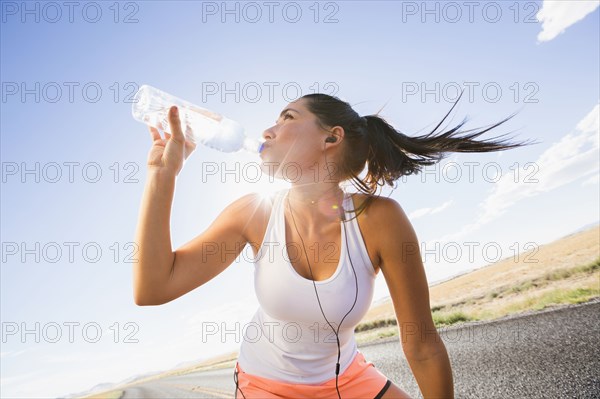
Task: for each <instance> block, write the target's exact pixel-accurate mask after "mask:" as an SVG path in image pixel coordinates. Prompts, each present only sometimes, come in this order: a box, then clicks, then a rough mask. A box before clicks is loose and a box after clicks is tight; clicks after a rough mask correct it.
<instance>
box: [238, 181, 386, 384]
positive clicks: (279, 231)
mask: <svg viewBox="0 0 600 399" xmlns="http://www.w3.org/2000/svg"><path fill="white" fill-rule="evenodd" d="M288 192H289V189H284V190H280V191H278V192H277V193H275V196H274V203H273V207H272V210H271V215H270V217H269V222H268V225H267V230H266V233H265V237H264V241H263V243H262V245H261V247H260V248H259V251H258V253H257V255H256V258H255V259H254V288H255V290H256V296H257V299H258V302H259V304H260V306H259V307H258V310H257V311H256V313H255V314H254V316H253V317H252V320H251V321H250V322H249V323H247V324H246V325H244V326H243V328H242V335H243V337H242V343H241V346H240V351H239V356H238V363H239V364H240V366H241V368H242V369H243V370H244V371H245V372H247V373H249V374H254V375H258V376H261V377H264V378H270V379H274V380H277V381H283V382H289V383H296V384H320V383H322V382H325V381H327V380H329V379H331V378H335V366H336V363H337V355H338V346H337V340H336V337H335V334H334V332H333V331H334V330H332V329H331V327H330V326H329V324H328V323H327V321H325V319H324V318H323V313H322V312H321V309H320V307H319V302H318V301H317V296H316V294H315V286H314V285H313V281H312V280H309V279H307V278H304V277H302V276H300V275H299V274H298V272H296V270H295V269H294V267H293V266H292V264H291V263H290V261H289V259H290V258H289V255H288V252H287V250H286V245H285V244H286V241H285V223H284V212H283V211H284V206H283V204H284V200H285V197H286V196H287V193H288ZM343 201H344V202H343V207H344V209H345V215H346V222H340V225H341V226H340V228H341V234H342V236H341V238H342V239H341V247H342V248H341V249H342V250H341V254H340V260H339V263H338V265H337V269H336V271H335V272H334V274H333V275H332V276H331V277H330V278H328V279H327V280H323V281H315V282H314V284H316V287H317V292H318V294H319V299H320V302H321V307H322V309H323V312H324V313H325V316H326V317H327V320H329V323H331V325H332V326H333V327H334V329H335V331H337V329H338V325H339V323H340V321H341V320H342V318H343V317H344V315H346V313H348V311H349V310H350V308H351V307H352V304H353V303H354V300H355V296H356V281H358V297H357V299H356V304H355V305H354V309H352V312H350V313H349V314H348V315H347V316H346V318H345V319H344V321H343V322H342V325H341V327H340V328H339V333H338V334H339V340H340V351H341V355H340V374H342V373H343V372H344V370H346V368H347V367H348V366H349V365H350V363H351V362H352V360H353V358H354V356H355V355H356V353H357V351H358V347H357V344H356V341H355V337H354V328H355V327H356V325H357V324H358V323H359V322H360V321H361V320H362V318H363V316H364V315H365V314H366V313H367V311H368V310H369V307H370V305H371V302H372V299H373V289H374V284H375V278H376V277H377V274H376V273H375V270H374V268H373V265H372V263H371V260H370V258H369V255H368V252H367V249H366V246H365V243H364V241H363V239H362V236H361V233H360V230H359V227H358V223H357V221H356V218H354V216H355V214H354V213H353V212H352V209H353V208H354V206H353V203H352V197H351V195H350V194H349V193H344V200H343ZM344 224H345V226H346V227H345V229H344V226H343V225H344ZM346 238H347V240H348V245H347V246H346ZM300 245H301V244H298V247H299V248H291V245H290V252H291V253H292V254H294V256H299V255H296V254H299V253H300V252H299V251H302V252H301V253H302V254H304V251H303V250H302V247H300ZM347 249H348V250H347ZM306 251H307V253H308V254H309V256H311V257H312V256H315V257H316V256H317V255H318V253H315V252H314V251H312V250H311V249H310V248H306ZM332 252H333V251H331V252H330V250H327V254H331V253H332ZM334 253H340V251H339V249H338V248H335V252H334ZM348 254H349V255H350V257H351V259H352V264H353V265H354V270H355V271H356V279H355V276H354V272H353V271H352V265H351V263H350V261H349V260H348ZM302 256H304V255H302Z"/></svg>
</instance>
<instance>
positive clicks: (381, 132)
mask: <svg viewBox="0 0 600 399" xmlns="http://www.w3.org/2000/svg"><path fill="white" fill-rule="evenodd" d="M462 94H463V93H462V92H461V93H460V95H459V97H458V99H457V100H456V102H455V103H454V105H453V106H452V108H450V111H448V113H447V114H446V116H444V118H443V119H442V120H441V121H440V123H438V124H437V126H436V127H435V128H434V129H433V130H432V131H431V132H430V133H428V134H425V135H421V136H414V137H409V136H407V135H405V134H404V133H401V132H400V131H398V130H396V129H394V128H393V127H392V126H391V125H390V124H389V123H387V122H386V121H385V119H384V118H382V117H380V116H379V115H377V114H375V115H367V116H365V117H361V116H360V115H358V113H357V112H356V111H354V109H352V107H351V106H350V104H348V103H347V102H345V101H342V100H340V99H339V98H337V97H335V96H330V95H327V94H322V93H313V94H307V95H305V96H302V97H301V98H303V99H305V100H306V104H307V107H308V109H309V111H310V112H312V113H313V114H314V115H316V116H317V119H318V121H319V123H320V124H321V126H322V127H323V128H325V127H329V128H332V127H334V126H340V127H342V128H343V129H344V145H345V148H344V151H343V158H342V159H341V160H339V162H338V165H337V166H338V170H337V173H338V176H339V177H340V179H341V181H345V180H351V181H352V183H353V185H354V186H356V187H357V188H358V189H359V190H360V191H361V192H363V193H364V194H367V195H368V199H367V201H365V202H364V203H363V204H362V205H361V206H359V208H358V209H357V211H358V210H362V209H364V208H366V207H367V206H368V204H369V203H370V200H372V198H373V195H375V194H376V192H377V187H378V186H383V185H385V184H387V185H389V186H392V187H393V186H394V181H395V180H397V179H399V178H400V177H402V176H404V175H411V174H417V173H418V172H420V171H421V169H422V168H423V167H424V166H428V165H433V164H435V163H437V162H439V161H441V160H442V159H443V158H444V156H445V153H448V152H491V151H503V150H508V149H510V148H516V147H520V146H523V145H529V144H537V143H527V142H521V143H510V142H508V141H507V140H504V141H502V140H499V141H493V140H492V139H489V140H480V141H476V140H473V139H474V138H475V137H477V136H480V135H482V134H483V133H485V132H487V131H489V130H491V129H494V128H495V127H497V126H499V125H501V124H503V123H504V122H506V121H508V120H509V119H511V118H512V117H514V116H515V113H513V114H512V115H510V116H509V117H507V118H505V119H503V120H501V121H500V122H498V123H496V124H494V125H492V126H490V127H488V128H485V129H483V130H479V131H478V130H477V129H470V130H464V131H460V130H459V129H460V128H461V127H462V126H463V125H464V124H465V123H466V122H467V118H465V119H464V120H463V121H462V122H461V123H459V124H458V125H457V126H456V127H454V128H453V129H450V130H448V131H447V132H439V133H437V134H435V132H436V131H437V130H438V128H439V127H440V126H441V124H442V123H443V122H444V120H446V118H447V117H448V115H449V114H450V113H451V112H452V110H453V109H454V107H455V106H456V104H457V103H458V101H459V100H460V98H461V97H462ZM469 132H473V133H470V134H465V135H464V136H462V137H456V136H457V135H458V134H464V133H469ZM502 136H505V135H501V136H498V137H495V138H494V139H497V138H500V137H502ZM365 163H366V164H367V168H368V170H367V174H366V176H365V178H364V179H361V178H360V177H359V176H358V175H359V174H360V173H361V172H362V171H363V170H364V167H365Z"/></svg>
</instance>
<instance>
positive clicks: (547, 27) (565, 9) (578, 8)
mask: <svg viewBox="0 0 600 399" xmlns="http://www.w3.org/2000/svg"><path fill="white" fill-rule="evenodd" d="M598 6H600V0H586V1H571V0H568V1H557V0H544V2H543V4H542V8H541V9H540V11H538V13H537V14H536V18H537V19H538V21H540V22H541V23H542V31H541V32H540V33H539V34H538V36H537V39H538V43H539V42H547V41H550V40H552V39H554V38H555V37H556V36H558V35H560V34H561V33H563V32H564V31H565V29H567V28H568V27H569V26H571V25H573V24H575V23H576V22H579V21H581V20H582V19H583V18H585V16H586V15H588V14H590V13H592V12H594V10H596V8H598Z"/></svg>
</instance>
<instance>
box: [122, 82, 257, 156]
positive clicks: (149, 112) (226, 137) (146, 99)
mask: <svg viewBox="0 0 600 399" xmlns="http://www.w3.org/2000/svg"><path fill="white" fill-rule="evenodd" d="M173 105H176V106H177V108H178V110H179V119H180V120H181V129H182V131H183V133H184V135H185V137H186V140H190V141H193V142H198V141H199V142H200V143H202V144H204V145H206V146H208V147H211V148H214V149H216V150H219V151H223V152H237V151H239V150H242V149H243V150H246V151H248V152H251V153H254V154H258V153H260V151H261V150H262V144H263V142H264V141H263V140H257V139H253V138H250V137H247V136H246V134H245V133H244V127H243V126H242V125H240V124H239V123H237V122H236V121H233V120H231V119H228V118H226V117H224V116H222V115H220V114H218V113H215V112H212V111H209V110H207V109H205V108H202V107H199V106H197V105H194V104H192V103H190V102H188V101H185V100H182V99H180V98H177V97H174V96H172V95H170V94H167V93H165V92H164V91H162V90H159V89H157V88H155V87H152V86H148V85H143V86H141V87H140V88H139V90H138V91H137V93H136V94H135V96H134V102H133V106H132V113H133V117H134V118H135V119H136V120H138V121H140V122H142V123H145V124H147V125H150V126H154V127H157V128H160V129H162V130H163V131H165V132H169V133H171V132H170V127H169V119H168V113H169V108H171V107H172V106H173Z"/></svg>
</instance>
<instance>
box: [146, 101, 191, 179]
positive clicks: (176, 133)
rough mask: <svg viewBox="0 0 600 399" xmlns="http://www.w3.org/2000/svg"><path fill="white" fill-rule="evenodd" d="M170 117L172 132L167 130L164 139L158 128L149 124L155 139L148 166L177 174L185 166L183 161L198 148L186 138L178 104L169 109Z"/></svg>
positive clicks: (149, 154)
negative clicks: (182, 128)
mask: <svg viewBox="0 0 600 399" xmlns="http://www.w3.org/2000/svg"><path fill="white" fill-rule="evenodd" d="M168 118H169V126H170V129H171V132H172V134H169V133H167V132H165V138H164V139H163V138H161V137H160V133H159V132H158V129H156V128H155V127H153V126H148V129H149V130H150V134H151V136H152V140H153V142H152V148H150V152H149V153H148V168H151V169H154V170H156V171H160V172H163V171H164V172H166V173H168V174H172V175H173V176H177V175H178V174H179V172H180V171H181V169H182V168H183V162H184V161H185V160H186V159H187V158H188V157H189V156H190V154H191V153H192V152H193V151H194V150H195V149H196V143H194V142H192V141H189V140H186V139H185V136H184V135H183V132H182V130H181V121H180V119H179V112H178V109H177V107H176V106H173V107H171V108H170V109H169V115H168Z"/></svg>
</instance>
